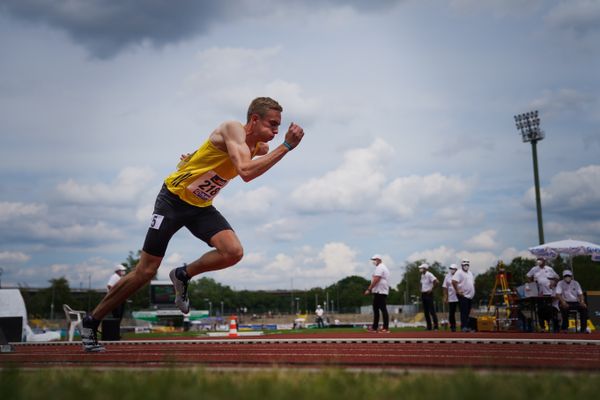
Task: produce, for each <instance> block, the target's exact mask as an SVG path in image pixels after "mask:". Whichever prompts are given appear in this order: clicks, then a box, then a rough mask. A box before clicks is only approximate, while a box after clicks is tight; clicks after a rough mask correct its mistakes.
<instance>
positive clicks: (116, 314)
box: [106, 264, 127, 320]
mask: <svg viewBox="0 0 600 400" xmlns="http://www.w3.org/2000/svg"><path fill="white" fill-rule="evenodd" d="M126 273H127V268H125V267H124V266H122V265H121V264H117V265H115V273H114V274H112V275H111V276H110V278H108V282H107V283H106V289H107V290H108V291H109V292H110V291H111V290H112V288H113V287H114V286H115V285H116V284H117V282H119V280H120V279H121V278H122V277H123V276H125V274H126ZM124 312H125V302H123V303H121V304H120V305H118V306H117V307H115V308H114V309H113V310H112V316H113V318H117V319H119V320H120V319H122V318H123V313H124Z"/></svg>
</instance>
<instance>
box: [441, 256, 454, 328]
mask: <svg viewBox="0 0 600 400" xmlns="http://www.w3.org/2000/svg"><path fill="white" fill-rule="evenodd" d="M457 269H458V268H457V266H456V264H452V265H450V268H449V272H448V274H446V277H445V278H444V282H443V283H442V290H443V292H444V294H443V300H444V303H448V322H449V323H450V330H451V331H452V332H456V308H457V307H458V297H456V290H454V285H452V276H453V275H454V274H455V273H456V270H457Z"/></svg>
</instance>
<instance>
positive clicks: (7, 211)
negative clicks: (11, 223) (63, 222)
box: [0, 201, 47, 222]
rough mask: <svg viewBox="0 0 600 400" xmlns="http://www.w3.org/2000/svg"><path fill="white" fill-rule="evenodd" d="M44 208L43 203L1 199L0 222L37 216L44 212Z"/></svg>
mask: <svg viewBox="0 0 600 400" xmlns="http://www.w3.org/2000/svg"><path fill="white" fill-rule="evenodd" d="M46 208H47V207H46V206H45V205H44V204H36V203H20V202H7V201H2V202H0V222H6V221H8V220H18V219H20V218H22V217H35V216H39V215H42V214H44V213H45V212H46Z"/></svg>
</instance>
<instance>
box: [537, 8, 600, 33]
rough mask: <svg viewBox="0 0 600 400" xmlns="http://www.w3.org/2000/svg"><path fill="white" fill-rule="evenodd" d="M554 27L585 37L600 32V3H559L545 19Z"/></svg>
mask: <svg viewBox="0 0 600 400" xmlns="http://www.w3.org/2000/svg"><path fill="white" fill-rule="evenodd" d="M545 20H546V22H547V23H548V24H549V25H550V26H553V27H556V28H559V29H564V30H567V31H574V32H576V33H578V34H581V35H584V34H587V33H590V32H592V31H598V30H600V3H599V2H598V1H596V0H570V1H563V2H559V3H558V4H557V5H556V6H555V7H554V8H552V9H551V10H550V11H549V12H548V14H547V15H546V17H545Z"/></svg>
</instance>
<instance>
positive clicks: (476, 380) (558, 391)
mask: <svg viewBox="0 0 600 400" xmlns="http://www.w3.org/2000/svg"><path fill="white" fill-rule="evenodd" d="M599 392H600V378H599V375H596V374H593V375H590V374H577V375H576V374H573V373H565V374H561V373H518V372H515V373H497V372H485V373H474V372H472V371H467V370H465V371H458V372H446V371H444V372H385V371H383V372H382V371H372V372H351V371H342V370H332V369H329V370H328V369H325V370H317V371H315V370H302V369H271V370H259V371H252V370H250V371H240V370H230V371H226V370H220V371H210V370H206V369H201V368H186V369H174V368H173V369H165V370H134V371H129V370H110V371H108V370H101V371H97V370H85V369H84V370H75V369H70V368H68V369H55V370H19V369H13V368H7V369H3V370H2V371H0V394H1V396H0V397H1V398H2V399H3V400H13V399H15V400H17V399H44V400H48V399H61V400H81V399H85V400H94V399H115V400H116V399H119V400H121V399H144V400H154V399H156V400H165V399H170V398H172V399H178V400H184V399H195V400H197V399H220V400H227V399H231V400H241V399H250V400H259V399H260V400H263V399H265V400H266V399H268V400H271V399H310V400H315V399H343V400H353V399H357V400H358V399H360V400H367V399H385V398H388V399H403V400H404V399H406V400H411V399H428V400H430V399H444V400H453V399H460V400H469V399H486V400H494V399H510V400H519V399H527V400H532V399H561V400H564V399H574V398H582V399H593V398H596V396H597V395H598V393H599Z"/></svg>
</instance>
